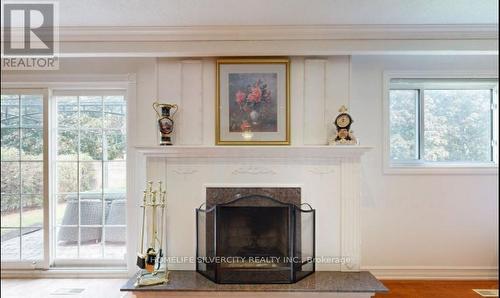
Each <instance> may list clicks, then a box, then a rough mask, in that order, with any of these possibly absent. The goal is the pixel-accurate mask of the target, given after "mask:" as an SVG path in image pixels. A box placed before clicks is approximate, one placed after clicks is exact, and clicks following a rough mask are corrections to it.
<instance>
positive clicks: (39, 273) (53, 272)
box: [1, 268, 130, 279]
mask: <svg viewBox="0 0 500 298" xmlns="http://www.w3.org/2000/svg"><path fill="white" fill-rule="evenodd" d="M129 277H130V276H129V274H128V272H127V270H126V269H107V268H104V269H79V268H78V269H66V268H65V269H49V270H2V271H1V278H2V279H4V278H5V279H7V278H120V279H121V278H129Z"/></svg>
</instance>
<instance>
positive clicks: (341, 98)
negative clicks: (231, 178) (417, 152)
mask: <svg viewBox="0 0 500 298" xmlns="http://www.w3.org/2000/svg"><path fill="white" fill-rule="evenodd" d="M497 68H498V56H444V55H441V56H409V55H407V56H353V57H352V58H351V57H348V56H335V57H326V58H325V57H324V58H322V59H304V58H301V57H295V58H292V68H291V69H292V75H291V84H292V87H291V91H292V143H293V145H303V144H305V145H309V144H322V143H325V142H326V136H327V135H328V134H329V133H330V132H331V129H332V128H331V125H330V122H331V120H332V119H333V117H334V115H335V114H336V109H337V107H338V106H340V105H341V104H343V103H348V102H349V101H348V99H349V98H351V99H350V108H351V113H352V115H353V117H354V119H355V121H356V122H355V125H354V130H355V131H356V134H357V135H358V137H359V138H360V140H361V142H362V143H363V144H364V145H369V146H374V147H375V149H374V150H373V151H372V152H371V153H369V154H368V155H367V156H366V157H365V158H364V161H365V164H364V166H363V179H364V184H363V185H362V189H361V191H362V265H363V266H364V267H365V268H370V269H377V270H378V271H379V272H381V273H382V275H383V274H384V272H383V270H379V269H391V270H396V271H394V272H395V273H394V274H400V275H401V274H405V272H406V271H408V272H415V269H425V270H427V272H429V270H430V271H432V270H440V271H439V272H438V271H436V272H437V273H436V274H437V275H439V274H441V276H446V275H448V276H452V275H453V274H455V275H453V276H456V274H458V273H460V272H472V271H471V270H483V271H484V270H487V269H488V268H489V269H491V268H494V267H495V268H496V266H497V262H498V246H497V242H498V236H497V233H498V228H497V226H498V225H497V220H498V200H497V197H498V184H497V182H496V178H497V176H493V175H384V174H383V172H382V141H383V140H382V72H383V71H384V70H441V71H443V70H461V71H464V70H465V71H467V70H483V71H484V70H486V71H494V70H495V69H497ZM97 73H100V74H127V73H136V74H137V94H136V104H135V106H132V107H130V110H129V113H130V115H131V116H132V117H133V118H132V123H131V128H133V129H132V130H130V131H129V140H130V142H131V144H130V145H131V146H151V145H155V144H156V143H157V134H156V124H155V119H154V113H153V110H152V108H151V104H152V102H153V101H154V100H155V99H156V98H157V97H158V98H159V99H160V100H161V101H162V102H178V103H180V104H181V107H182V108H181V111H182V112H181V113H180V114H179V115H178V116H179V118H178V119H177V122H176V128H177V134H178V136H177V139H176V142H179V144H203V145H213V143H214V135H213V134H214V116H213V109H214V96H215V92H214V88H215V86H214V85H215V80H214V79H215V63H214V60H213V59H210V58H206V59H198V58H197V59H187V60H186V59H182V60H181V59H163V58H162V59H155V58H71V59H63V60H62V61H61V70H60V71H57V72H46V74H68V75H69V74H97ZM157 73H158V74H159V77H157V76H156V74H157ZM2 74H4V73H2ZM21 80H22V78H21ZM349 86H350V88H349ZM315 88H319V89H320V90H319V91H318V90H316V89H315ZM321 107H323V108H321ZM308 111H309V112H308ZM188 114H189V118H187V117H186V115H188ZM183 117H184V120H183ZM192 119H194V120H195V122H194V123H195V124H194V125H191V124H190V123H191V120H192ZM200 123H201V126H200ZM311 124H313V125H311ZM179 135H182V136H183V137H179ZM161 164H162V162H161V161H159V162H158V163H157V166H161ZM157 171H161V168H159V169H158V170H157ZM282 183H284V181H282ZM294 183H297V181H294ZM131 201H133V199H132V200H131ZM191 201H192V203H193V205H195V204H194V203H196V202H194V200H191ZM200 201H201V199H200ZM187 220H190V222H191V224H190V225H189V227H188V229H187V230H186V233H188V232H190V229H191V228H192V227H191V226H192V221H191V219H187ZM137 226H138V225H137V223H131V226H130V228H131V229H137ZM172 226H174V228H180V227H182V225H179V224H177V226H175V225H172ZM318 229H325V230H324V231H326V229H328V227H318ZM193 233H194V232H193ZM178 234H179V233H178V232H177V233H174V235H178ZM319 234H321V233H319ZM192 236H193V237H194V234H193V235H192ZM133 241H134V239H131V242H133ZM172 241H175V240H172ZM318 241H321V240H320V239H318ZM183 245H190V244H189V243H188V244H183ZM130 249H131V250H132V251H133V250H134V247H133V245H132V246H130ZM177 249H179V250H182V247H177ZM323 249H324V248H323ZM191 250H192V248H189V251H191ZM333 251H335V249H333ZM132 257H133V256H132ZM443 270H444V271H443ZM494 271H496V270H492V272H493V274H494ZM464 274H465V273H464ZM431 277H432V276H431Z"/></svg>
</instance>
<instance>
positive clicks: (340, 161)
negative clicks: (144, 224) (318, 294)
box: [127, 145, 372, 272]
mask: <svg viewBox="0 0 500 298" xmlns="http://www.w3.org/2000/svg"><path fill="white" fill-rule="evenodd" d="M131 149H133V150H130V152H131V154H133V155H132V156H131V157H132V160H134V161H133V163H132V164H130V165H131V166H132V167H133V169H130V170H129V173H130V175H131V176H130V177H129V178H130V179H131V183H130V184H129V185H131V187H130V188H129V197H130V198H132V200H133V203H132V204H129V209H128V210H129V212H128V215H127V219H128V220H129V221H130V222H131V223H136V222H137V219H138V218H139V217H140V216H139V214H138V211H137V210H138V208H137V206H138V205H139V204H140V198H141V194H142V191H143V189H144V187H145V185H146V181H148V180H151V181H156V180H162V181H166V184H167V189H168V191H167V196H168V201H169V207H168V208H167V222H166V226H167V239H166V241H167V255H168V256H173V257H175V256H194V254H195V250H194V249H195V243H194V242H193V241H194V235H195V226H194V219H193V216H194V215H193V211H194V208H196V207H197V206H199V205H200V203H202V202H203V200H204V190H205V187H207V186H209V185H218V186H228V187H232V186H235V185H237V187H244V186H245V185H248V186H251V187H259V185H260V186H262V187H264V186H265V187H270V186H275V187H288V186H294V187H297V186H300V187H301V188H302V196H303V198H302V199H303V200H304V202H307V203H311V204H312V205H313V206H314V208H315V209H316V210H317V221H316V256H317V257H321V256H323V257H339V258H343V259H348V260H349V262H348V263H341V264H317V266H316V268H317V270H333V271H338V270H340V271H359V270H360V261H361V228H360V196H361V192H360V185H361V177H362V175H361V161H362V159H361V157H362V155H363V154H364V153H366V152H368V151H370V150H371V149H372V148H371V147H367V146H326V145H324V146H168V147H160V146H146V147H132V148H131ZM190 233H192V235H191V236H189V237H186V235H189V234H190ZM136 234H137V233H136V231H134V229H129V232H128V237H129V238H128V239H129V244H128V245H129V248H128V250H129V254H130V255H131V256H134V255H135V250H136V243H137V242H136V240H137V235H136ZM134 261H135V260H134V259H133V258H129V268H132V271H131V272H133V270H134V268H135V267H134ZM171 267H172V269H180V270H193V269H194V264H172V266H171ZM174 267H175V268H174Z"/></svg>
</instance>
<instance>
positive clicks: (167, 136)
mask: <svg viewBox="0 0 500 298" xmlns="http://www.w3.org/2000/svg"><path fill="white" fill-rule="evenodd" d="M153 109H154V110H155V111H156V115H157V116H158V129H159V130H160V134H161V138H160V146H170V145H172V136H171V135H172V132H173V131H174V120H173V119H172V117H173V116H174V114H175V113H176V112H177V109H178V106H177V105H176V104H168V103H159V102H158V101H156V102H155V103H153Z"/></svg>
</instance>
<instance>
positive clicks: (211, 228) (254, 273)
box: [196, 195, 315, 283]
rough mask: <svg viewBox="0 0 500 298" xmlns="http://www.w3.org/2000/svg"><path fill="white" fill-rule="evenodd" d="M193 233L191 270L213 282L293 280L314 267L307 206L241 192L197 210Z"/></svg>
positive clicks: (312, 224) (311, 221)
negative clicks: (233, 197)
mask: <svg viewBox="0 0 500 298" xmlns="http://www.w3.org/2000/svg"><path fill="white" fill-rule="evenodd" d="M302 206H306V208H307V209H305V210H304V209H301V207H302ZM196 234H197V235H196V245H197V247H196V271H198V272H199V273H201V274H203V275H204V276H206V277H207V278H209V279H210V280H212V281H214V282H217V283H294V282H296V281H298V280H300V279H302V278H304V277H306V276H307V275H309V274H311V273H313V272H314V270H315V263H314V258H315V210H314V209H312V208H311V206H310V205H309V204H302V205H301V206H296V205H294V204H288V203H282V202H280V201H278V200H276V199H274V198H272V197H268V196H262V195H247V196H240V197H237V198H235V199H234V200H232V201H230V202H228V203H223V204H216V205H214V206H209V208H208V209H202V208H201V207H200V208H198V209H196Z"/></svg>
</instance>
